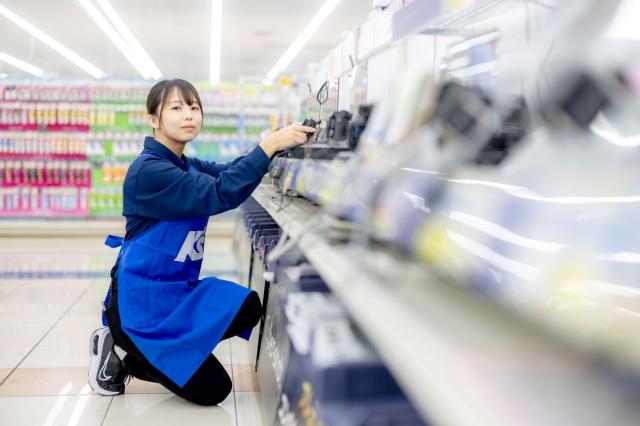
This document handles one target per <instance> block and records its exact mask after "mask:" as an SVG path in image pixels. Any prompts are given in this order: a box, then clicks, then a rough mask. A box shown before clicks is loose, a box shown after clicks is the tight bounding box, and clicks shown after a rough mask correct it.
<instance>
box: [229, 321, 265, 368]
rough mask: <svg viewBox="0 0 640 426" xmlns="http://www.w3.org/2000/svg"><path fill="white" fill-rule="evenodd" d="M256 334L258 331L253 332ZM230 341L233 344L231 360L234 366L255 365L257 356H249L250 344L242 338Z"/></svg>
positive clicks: (234, 338)
mask: <svg viewBox="0 0 640 426" xmlns="http://www.w3.org/2000/svg"><path fill="white" fill-rule="evenodd" d="M253 332H254V333H257V332H258V329H257V328H256V329H254V330H253ZM229 340H230V343H231V358H232V360H233V364H251V363H253V364H255V361H256V360H255V356H254V357H253V359H252V357H251V356H250V354H249V342H248V341H246V340H244V339H242V338H240V337H233V338H231V339H229Z"/></svg>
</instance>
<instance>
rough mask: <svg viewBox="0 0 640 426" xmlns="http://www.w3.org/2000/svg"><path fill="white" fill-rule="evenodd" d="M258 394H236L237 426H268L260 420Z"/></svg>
mask: <svg viewBox="0 0 640 426" xmlns="http://www.w3.org/2000/svg"><path fill="white" fill-rule="evenodd" d="M259 395H260V394H259V393H255V392H239V393H237V394H236V408H237V411H238V426H261V425H263V424H265V425H266V424H268V422H266V421H264V419H263V418H262V413H261V411H260V400H259Z"/></svg>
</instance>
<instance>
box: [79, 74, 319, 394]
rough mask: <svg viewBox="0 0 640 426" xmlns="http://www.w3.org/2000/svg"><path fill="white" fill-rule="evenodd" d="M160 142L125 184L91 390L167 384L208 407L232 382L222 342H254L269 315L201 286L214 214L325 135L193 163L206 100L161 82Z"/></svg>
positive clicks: (273, 138)
mask: <svg viewBox="0 0 640 426" xmlns="http://www.w3.org/2000/svg"><path fill="white" fill-rule="evenodd" d="M147 113H148V121H149V124H150V125H151V127H152V128H153V135H154V136H153V137H147V138H146V139H145V141H144V150H143V151H142V153H141V154H140V155H139V156H138V158H136V159H135V161H133V163H131V166H130V167H129V170H128V172H127V175H126V178H125V181H124V189H123V191H124V209H123V215H124V216H125V217H126V235H125V238H124V239H122V238H118V237H113V236H109V237H108V238H107V241H106V243H107V245H109V246H111V247H119V246H122V247H121V249H120V253H119V255H118V260H117V261H116V264H115V266H114V267H113V269H112V271H111V286H110V289H109V293H108V294H107V298H106V299H105V303H104V315H103V323H104V325H108V327H103V328H101V329H98V330H96V331H95V332H94V333H93V334H92V336H91V341H90V354H91V355H90V357H91V359H90V367H89V383H90V385H91V387H92V388H93V390H94V391H96V392H97V393H99V394H102V395H117V394H121V393H123V392H124V387H125V385H124V381H125V378H126V377H127V376H128V375H131V376H134V377H137V378H140V379H142V380H147V381H153V382H157V383H160V384H162V385H163V386H165V387H166V388H167V389H169V390H171V391H172V392H173V393H175V394H176V395H179V396H181V397H182V398H185V399H187V400H189V401H192V402H194V403H196V404H200V405H215V404H218V403H220V402H222V401H223V400H224V399H225V398H226V397H227V395H228V394H229V392H230V391H231V379H230V378H229V376H228V374H227V373H226V371H225V369H224V368H223V366H222V364H220V362H219V361H218V360H217V359H216V358H215V357H214V356H213V354H212V353H211V352H212V351H213V349H214V347H215V346H216V345H217V344H218V342H219V341H220V340H223V339H227V338H229V337H232V336H236V335H241V336H243V337H245V338H248V334H250V332H251V329H252V328H253V327H254V326H255V325H256V324H257V323H258V321H259V319H260V314H261V310H262V307H261V305H260V299H259V298H258V295H257V294H256V292H255V291H251V290H249V289H247V288H245V287H242V286H240V285H238V284H235V283H232V282H230V281H224V280H220V279H217V278H213V277H212V278H205V279H203V280H199V274H200V267H201V264H202V257H203V254H204V238H205V233H206V226H207V222H208V219H209V216H211V215H214V214H218V213H222V212H224V211H227V210H230V209H233V208H235V207H237V206H238V205H239V204H241V203H242V202H243V201H244V200H246V199H247V198H248V197H249V196H250V195H251V193H252V192H253V190H254V189H255V188H256V187H257V186H258V184H259V183H260V180H261V179H262V176H263V175H264V174H265V173H266V171H267V168H268V165H269V160H270V158H271V157H272V156H273V155H274V153H275V152H276V151H280V150H283V149H286V148H288V147H290V146H293V145H297V144H301V143H304V142H305V141H306V140H307V135H306V132H315V129H313V128H310V127H305V126H301V125H297V124H295V125H291V126H289V127H285V128H283V129H281V130H278V131H276V132H274V133H272V134H271V135H270V136H268V137H267V138H266V139H264V140H263V141H262V142H260V144H259V146H257V147H256V148H255V149H254V150H253V151H251V152H250V153H249V154H247V155H246V156H244V157H240V158H238V159H236V160H234V161H233V162H231V163H229V164H216V163H211V162H207V161H201V160H198V159H196V158H187V157H185V156H184V155H183V151H184V147H185V145H186V144H187V143H188V142H189V141H191V140H193V139H194V138H195V137H196V136H197V135H198V132H199V131H200V129H201V128H202V120H203V114H202V102H201V101H200V96H199V95H198V92H197V91H196V89H195V88H194V87H193V86H192V85H191V84H190V83H188V82H186V81H184V80H180V79H176V80H164V81H161V82H159V83H157V84H156V85H155V86H153V88H151V91H150V92H149V96H148V98H147Z"/></svg>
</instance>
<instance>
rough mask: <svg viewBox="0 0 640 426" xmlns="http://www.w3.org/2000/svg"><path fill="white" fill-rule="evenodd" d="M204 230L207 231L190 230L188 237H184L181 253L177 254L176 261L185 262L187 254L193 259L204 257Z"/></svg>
mask: <svg viewBox="0 0 640 426" xmlns="http://www.w3.org/2000/svg"><path fill="white" fill-rule="evenodd" d="M204 232H205V231H189V233H188V234H187V238H185V239H184V243H182V247H181V248H180V253H178V255H177V256H176V258H175V259H173V260H175V261H176V262H184V261H185V260H187V256H189V257H190V258H191V260H192V261H195V260H200V259H202V258H203V257H204Z"/></svg>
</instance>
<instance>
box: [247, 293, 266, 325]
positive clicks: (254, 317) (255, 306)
mask: <svg viewBox="0 0 640 426" xmlns="http://www.w3.org/2000/svg"><path fill="white" fill-rule="evenodd" d="M243 305H244V306H246V312H247V316H248V318H249V319H250V322H251V327H254V326H255V325H256V324H258V322H259V321H260V318H261V317H262V303H260V296H258V293H256V292H255V291H253V290H252V291H251V292H250V293H249V295H248V296H247V298H246V299H245V301H244V304H243Z"/></svg>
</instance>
